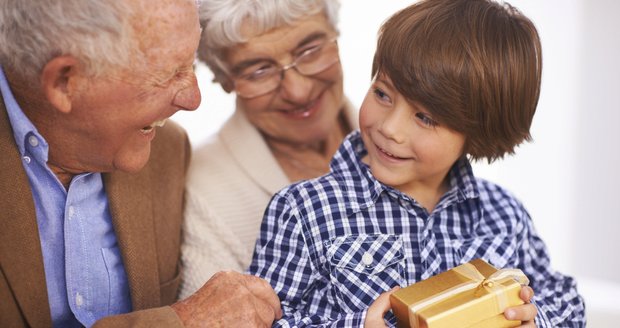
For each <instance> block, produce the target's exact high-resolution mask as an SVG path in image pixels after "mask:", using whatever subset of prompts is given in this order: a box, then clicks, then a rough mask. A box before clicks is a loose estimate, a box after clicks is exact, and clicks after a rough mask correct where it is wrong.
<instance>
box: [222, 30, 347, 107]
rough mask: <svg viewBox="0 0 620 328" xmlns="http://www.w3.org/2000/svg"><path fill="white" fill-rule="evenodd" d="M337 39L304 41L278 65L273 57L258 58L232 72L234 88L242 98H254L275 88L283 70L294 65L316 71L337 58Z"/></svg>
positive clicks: (304, 72) (308, 72)
mask: <svg viewBox="0 0 620 328" xmlns="http://www.w3.org/2000/svg"><path fill="white" fill-rule="evenodd" d="M336 41H337V39H336V38H333V39H329V40H322V41H318V42H315V43H311V44H310V45H308V46H307V47H306V48H305V49H304V50H302V52H301V53H300V54H299V55H297V56H296V57H295V59H294V60H293V62H292V63H290V64H288V65H285V66H282V65H280V64H278V63H276V62H274V61H269V60H261V61H259V62H255V63H251V64H249V65H248V66H247V67H244V68H242V69H241V70H240V72H238V73H237V74H234V75H233V78H232V79H233V82H234V84H235V91H236V92H237V95H238V96H240V97H243V98H254V97H258V96H262V95H264V94H267V93H269V92H271V91H273V90H275V89H277V88H278V87H279V86H280V84H281V83H282V79H283V78H284V73H285V72H286V71H287V70H288V69H291V68H294V69H295V70H296V71H297V72H298V73H299V74H301V75H304V76H312V75H316V74H319V73H321V72H323V71H325V70H326V69H328V68H330V67H331V66H333V65H334V64H335V63H337V62H338V61H339V57H338V44H337V43H336Z"/></svg>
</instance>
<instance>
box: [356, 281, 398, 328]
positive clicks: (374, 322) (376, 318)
mask: <svg viewBox="0 0 620 328" xmlns="http://www.w3.org/2000/svg"><path fill="white" fill-rule="evenodd" d="M398 289H400V287H398V286H397V287H394V288H392V289H391V290H388V291H387V292H384V293H382V294H381V295H379V297H377V299H376V300H375V301H374V302H372V304H370V307H369V308H368V312H366V320H365V321H364V328H383V327H387V326H386V325H385V322H384V321H383V316H385V314H386V313H387V311H389V310H390V308H391V305H390V294H392V293H393V292H395V291H397V290H398Z"/></svg>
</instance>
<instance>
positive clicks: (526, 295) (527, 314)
mask: <svg viewBox="0 0 620 328" xmlns="http://www.w3.org/2000/svg"><path fill="white" fill-rule="evenodd" d="M519 297H521V299H522V300H523V301H524V302H525V304H523V305H519V306H513V307H510V308H507V309H506V311H504V316H505V317H506V319H508V320H521V326H519V327H522V328H525V327H528V328H530V327H531V328H533V327H536V323H535V322H534V318H536V314H537V313H538V309H536V306H535V305H534V304H532V303H531V300H532V297H534V290H533V289H532V288H531V287H529V286H523V288H521V292H519Z"/></svg>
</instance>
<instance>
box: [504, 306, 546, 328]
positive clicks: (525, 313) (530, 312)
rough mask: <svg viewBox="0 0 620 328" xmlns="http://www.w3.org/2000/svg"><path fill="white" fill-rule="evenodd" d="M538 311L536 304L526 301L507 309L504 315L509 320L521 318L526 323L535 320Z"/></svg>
mask: <svg viewBox="0 0 620 328" xmlns="http://www.w3.org/2000/svg"><path fill="white" fill-rule="evenodd" d="M537 313H538V309H536V306H535V305H534V304H531V303H526V304H523V305H518V306H513V307H510V308H508V309H506V311H504V316H505V317H506V319H508V320H520V321H523V322H524V324H525V323H526V322H528V321H532V322H534V318H536V314H537Z"/></svg>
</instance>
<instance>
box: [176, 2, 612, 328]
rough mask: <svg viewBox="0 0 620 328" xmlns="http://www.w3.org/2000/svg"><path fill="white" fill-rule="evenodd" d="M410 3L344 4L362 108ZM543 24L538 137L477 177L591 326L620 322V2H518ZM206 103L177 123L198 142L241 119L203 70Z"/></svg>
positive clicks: (350, 69)
mask: <svg viewBox="0 0 620 328" xmlns="http://www.w3.org/2000/svg"><path fill="white" fill-rule="evenodd" d="M410 3H412V1H403V0H385V1H378V0H365V1H359V0H342V1H341V4H342V7H341V11H340V24H339V27H340V31H341V37H340V39H339V45H340V53H341V59H342V63H343V67H344V75H345V93H346V94H347V95H348V96H349V98H350V99H351V101H352V102H353V103H354V104H355V105H359V104H360V103H361V101H362V99H363V97H364V94H365V93H366V90H367V88H368V85H369V82H370V67H371V60H372V55H373V53H374V48H375V42H376V32H377V30H378V28H379V26H380V24H381V22H383V21H384V20H385V19H386V18H387V17H389V15H391V14H392V13H394V12H395V11H396V10H398V9H401V8H403V7H405V6H407V5H409V4H410ZM510 3H512V4H513V5H514V6H516V7H517V8H519V9H520V10H521V11H522V12H523V13H525V14H526V15H527V16H528V17H530V18H531V19H532V20H533V21H534V23H535V24H536V26H537V28H538V30H539V33H540V35H541V39H542V45H543V83H542V92H541V98H540V102H539V106H538V109H537V112H536V116H535V118H534V123H533V126H532V135H533V137H534V141H533V142H532V143H528V144H524V145H522V146H521V147H519V149H517V152H516V155H515V156H512V157H509V158H506V159H504V160H502V161H500V162H497V163H494V164H492V165H486V164H476V165H475V166H474V170H475V173H476V174H477V175H479V176H482V177H485V178H487V179H490V180H492V181H495V182H497V183H499V184H501V185H503V186H505V187H507V188H508V189H509V190H511V191H512V192H513V193H515V194H516V195H517V197H518V198H519V199H521V201H523V203H524V204H525V206H526V207H527V209H528V210H529V212H530V214H531V216H532V218H533V220H534V223H535V225H536V227H537V229H538V232H539V234H540V235H541V236H542V238H543V239H544V240H545V241H546V243H547V246H548V248H549V251H550V253H551V257H552V260H553V262H552V264H553V266H554V267H555V268H556V269H558V270H560V271H562V272H564V273H566V274H570V275H572V276H575V277H576V278H577V281H578V285H579V289H580V292H581V293H582V294H583V295H584V296H585V298H586V305H587V311H588V316H589V324H588V326H589V327H612V326H613V325H612V324H611V322H612V321H611V320H612V319H615V320H617V321H616V324H615V325H619V324H618V322H620V256H619V255H617V254H618V252H620V247H619V245H620V242H619V240H620V235H619V233H620V220H619V219H620V215H619V213H620V199H618V196H619V195H620V194H619V193H618V189H619V187H620V174H619V173H618V170H620V146H619V144H618V141H620V129H618V125H619V123H620V105H619V102H618V101H619V99H620V97H619V94H620V64H619V59H620V17H619V16H618V13H620V1H616V0H544V1H540V0H513V1H511V2H510ZM197 73H198V78H199V83H200V87H201V91H202V97H203V102H202V104H201V107H200V109H199V110H198V111H197V112H190V113H179V114H176V115H175V116H174V117H173V119H175V120H176V121H177V122H179V123H181V124H182V125H183V126H184V127H185V128H186V129H187V130H188V132H189V135H190V139H191V141H192V143H193V145H194V146H196V145H198V144H200V143H201V142H203V141H204V139H205V137H207V136H208V135H209V134H211V133H213V132H214V131H216V130H217V128H218V127H219V126H220V124H221V123H222V122H223V121H224V120H225V119H226V118H227V117H228V116H229V115H230V114H231V113H232V110H233V107H234V97H233V96H232V95H229V94H225V93H224V92H223V91H222V90H221V88H220V87H219V86H218V85H216V84H212V83H211V78H212V77H211V74H210V72H209V71H208V69H207V68H206V67H205V66H204V65H202V64H201V65H199V67H198V68H197Z"/></svg>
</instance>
